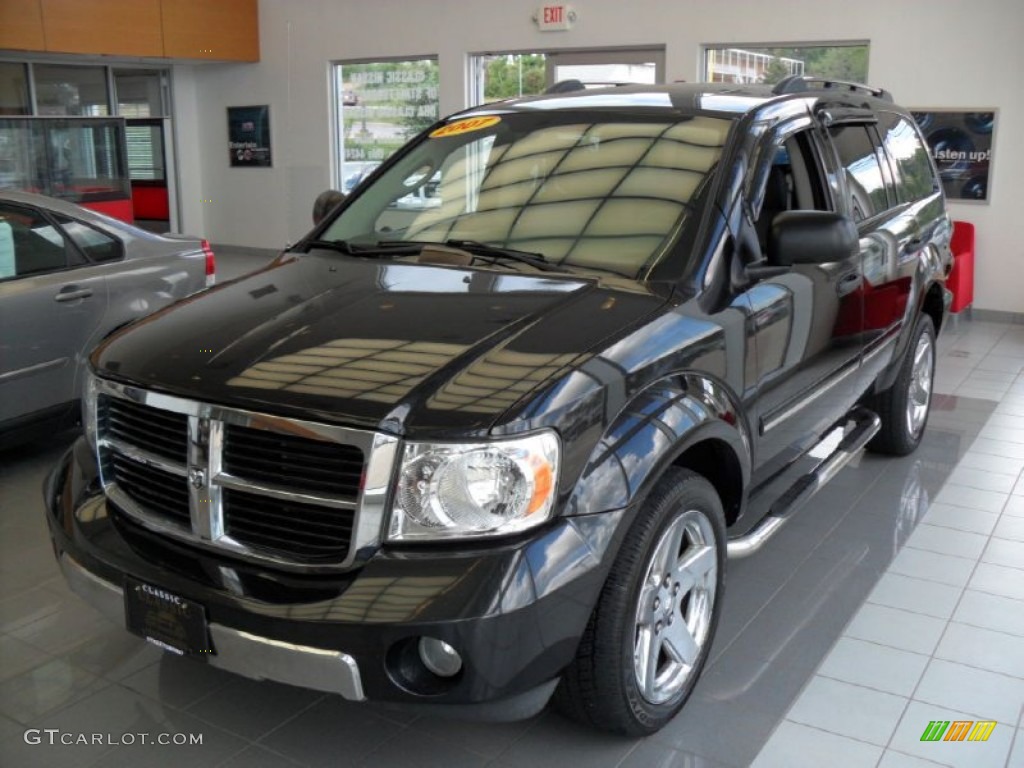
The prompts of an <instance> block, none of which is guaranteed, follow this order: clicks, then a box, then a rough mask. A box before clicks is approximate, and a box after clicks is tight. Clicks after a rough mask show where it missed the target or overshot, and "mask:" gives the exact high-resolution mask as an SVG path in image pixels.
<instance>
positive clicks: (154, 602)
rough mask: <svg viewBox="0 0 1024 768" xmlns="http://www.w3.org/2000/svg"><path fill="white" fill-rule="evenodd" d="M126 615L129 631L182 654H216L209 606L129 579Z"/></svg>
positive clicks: (125, 595)
mask: <svg viewBox="0 0 1024 768" xmlns="http://www.w3.org/2000/svg"><path fill="white" fill-rule="evenodd" d="M124 617H125V625H126V627H127V628H128V631H129V632H132V633H134V634H136V635H139V636H140V637H142V638H143V639H145V640H147V641H149V642H150V643H152V644H154V645H156V646H158V647H160V648H163V649H164V650H165V651H170V652H171V653H175V654H177V655H179V656H200V657H202V656H209V655H211V654H213V648H212V645H211V643H210V629H209V624H208V622H207V618H206V608H205V606H203V605H202V604H201V603H197V602H195V601H194V600H189V599H187V598H184V597H182V596H181V595H177V594H175V593H173V592H171V591H170V590H167V589H164V588H163V587H158V586H155V585H153V584H147V583H146V582H143V581H139V580H137V579H133V578H131V577H126V578H125V584H124Z"/></svg>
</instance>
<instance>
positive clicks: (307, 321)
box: [92, 253, 665, 436]
mask: <svg viewBox="0 0 1024 768" xmlns="http://www.w3.org/2000/svg"><path fill="white" fill-rule="evenodd" d="M617 283H618V284H615V285H613V284H609V283H606V282H604V281H601V280H597V279H590V278H577V277H575V276H570V275H563V274H557V275H554V274H548V273H541V272H532V271H531V272H530V273H528V274H527V273H522V272H508V271H498V270H493V269H470V268H463V267H449V266H435V265H426V264H415V263H400V262H396V261H394V260H387V261H378V260H367V259H357V258H350V257H341V256H336V255H331V256H321V255H317V254H315V253H314V254H310V255H303V256H301V257H293V256H290V255H287V254H286V255H285V256H283V257H282V258H281V259H279V260H278V261H276V262H274V263H273V264H272V265H271V266H269V267H268V268H266V269H264V270H261V271H260V272H257V273H255V274H253V275H250V276H248V277H246V278H243V279H241V280H237V281H234V282H232V283H228V284H225V285H223V286H221V287H219V288H216V289H214V290H211V291H207V292H205V293H203V294H200V295H197V296H195V297H192V298H190V299H187V300H185V301H183V302H179V303H178V304H176V305H173V306H172V307H169V308H168V309H166V310H164V311H162V312H160V313H157V314H156V315H153V316H152V317H149V318H147V319H145V320H142V321H140V322H139V323H136V324H135V325H133V326H132V327H130V328H128V329H126V330H125V331H124V332H122V333H120V334H118V335H116V336H114V337H113V338H111V339H110V340H109V341H107V342H106V343H105V344H104V345H102V346H101V347H100V348H99V349H97V351H96V352H95V353H94V355H93V358H92V360H93V365H94V367H95V368H96V370H97V372H98V373H100V375H102V376H107V377H110V378H114V379H117V380H121V381H124V382H128V383H134V384H137V385H140V386H142V387H145V388H148V389H153V390H158V391H163V392H167V393H170V394H176V395H180V396H184V397H190V398H194V399H196V400H202V401H206V402H213V403H220V404H224V405H233V406H236V407H242V408H248V409H251V410H259V411H266V412H271V413H280V414H282V415H299V416H301V417H303V418H307V419H311V420H320V421H328V422H331V423H337V424H348V425H351V426H363V427H367V428H373V429H381V430H384V431H389V432H394V433H397V434H404V433H407V432H409V431H412V430H415V431H417V432H418V433H428V434H431V435H435V436H443V435H446V434H452V435H454V434H466V433H467V432H471V431H485V430H487V429H488V428H490V427H491V426H493V425H494V424H495V422H496V421H497V420H498V419H499V418H500V417H501V416H502V415H503V414H505V413H507V412H509V411H510V409H513V407H514V406H516V404H518V403H521V402H523V401H524V400H529V399H530V398H531V396H533V395H536V394H537V393H539V392H540V391H541V390H543V389H544V388H545V387H546V386H547V385H549V384H550V383H551V382H552V381H555V380H557V379H559V378H561V377H563V376H564V375H566V374H567V373H568V372H569V371H571V370H573V368H574V367H576V366H577V365H579V364H581V363H582V362H583V361H584V359H585V358H586V357H587V356H588V355H587V353H588V352H589V350H591V349H592V348H593V347H594V346H595V345H597V344H599V343H600V342H602V341H603V340H607V339H611V338H613V337H617V336H620V335H621V334H622V333H623V332H624V331H625V330H627V329H628V328H630V327H631V326H633V325H635V323H636V322H638V321H639V320H640V319H642V318H643V317H646V316H648V315H649V314H650V313H651V312H653V311H655V310H656V309H657V308H658V307H660V306H661V305H663V304H664V302H665V299H664V297H661V296H657V295H655V294H654V293H652V292H649V291H647V290H646V289H644V288H642V287H641V286H640V285H639V284H638V283H635V282H631V281H625V280H622V281H617Z"/></svg>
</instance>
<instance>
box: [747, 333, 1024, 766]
mask: <svg viewBox="0 0 1024 768" xmlns="http://www.w3.org/2000/svg"><path fill="white" fill-rule="evenodd" d="M939 352H940V356H939V360H938V371H937V374H936V380H935V391H936V393H937V396H936V407H941V405H942V403H943V402H946V403H948V402H949V401H948V399H947V398H949V397H955V398H977V399H981V400H989V401H995V402H996V403H998V405H997V406H996V407H995V410H994V412H993V413H992V415H991V416H990V418H989V419H988V421H987V423H986V424H985V426H984V427H982V429H981V431H980V432H979V434H978V437H977V439H976V440H975V441H974V443H973V444H971V446H970V448H969V449H968V451H967V452H966V453H965V454H964V455H963V456H962V458H961V460H960V461H959V463H958V464H957V466H956V468H955V469H954V470H953V472H952V473H951V474H950V476H949V478H948V479H947V480H946V483H945V485H944V486H943V488H942V490H941V491H940V492H939V494H938V495H937V496H936V498H935V499H934V501H933V502H932V504H931V506H930V507H929V509H928V512H927V513H926V514H925V516H924V518H923V519H922V520H921V522H920V524H918V526H917V527H916V529H914V532H913V533H912V534H911V536H910V538H909V539H908V540H907V542H906V546H905V548H904V549H903V550H902V551H901V552H900V553H899V554H898V555H897V556H896V558H895V559H894V560H893V562H892V563H891V565H890V566H889V568H888V569H887V571H886V572H885V573H884V574H883V575H882V577H881V579H880V580H879V581H878V583H877V584H876V585H875V587H874V589H873V590H872V592H871V594H870V595H869V596H868V599H867V601H866V602H865V604H864V605H863V606H862V607H861V608H860V610H859V611H858V612H857V613H856V614H855V615H854V616H853V618H852V619H851V620H850V622H849V624H848V625H847V627H846V629H845V631H844V632H843V634H842V636H841V637H840V638H839V639H838V641H837V642H836V643H835V645H834V646H833V647H832V650H831V651H830V652H829V653H828V655H827V656H826V657H825V659H824V660H823V661H822V663H821V665H820V666H819V667H818V669H817V673H816V674H815V675H814V676H813V677H812V678H811V679H810V680H809V681H808V683H807V685H806V686H805V687H804V689H803V692H802V693H801V694H800V695H799V696H798V697H797V698H796V700H795V701H794V702H793V704H792V706H791V707H790V709H789V711H788V713H787V714H786V717H785V719H784V720H783V721H782V722H781V723H780V724H779V726H778V728H777V729H776V730H775V732H774V733H773V734H772V736H771V737H770V738H769V739H768V741H767V743H766V744H765V745H764V748H763V749H762V750H761V752H760V754H759V755H758V756H757V758H756V760H755V761H754V766H755V768H801V766H808V767H813V768H818V767H819V766H826V765H827V766H830V767H839V766H851V767H854V766H865V767H868V766H870V767H872V768H874V767H875V766H877V767H878V768H911V766H932V767H933V768H934V766H936V765H945V766H953V767H955V768H959V767H960V766H964V767H965V768H988V767H989V766H991V767H992V768H1024V372H1022V371H1024V326H1020V325H1016V326H1010V325H1002V324H994V323H967V324H964V326H962V327H961V328H959V329H953V331H952V332H949V333H945V334H943V336H942V337H941V338H940V341H939ZM932 720H949V721H954V720H995V721H997V722H998V725H997V726H996V727H995V729H994V730H993V732H992V734H991V736H990V737H989V739H988V741H986V742H952V741H950V742H946V741H938V742H924V741H921V736H922V734H923V733H924V730H925V727H926V726H927V725H928V723H929V722H930V721H932Z"/></svg>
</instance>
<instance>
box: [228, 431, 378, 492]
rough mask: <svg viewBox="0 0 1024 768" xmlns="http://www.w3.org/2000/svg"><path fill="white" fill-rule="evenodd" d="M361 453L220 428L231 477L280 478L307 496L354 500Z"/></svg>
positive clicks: (332, 445)
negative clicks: (307, 493)
mask: <svg viewBox="0 0 1024 768" xmlns="http://www.w3.org/2000/svg"><path fill="white" fill-rule="evenodd" d="M363 461H364V459H363V452H362V451H361V450H360V449H359V448H358V447H357V446H354V445H339V444H338V443H329V442H325V441H322V440H310V439H308V438H305V437H297V436H295V435H282V434H280V433H278V432H268V431H267V430H265V429H250V428H248V427H240V426H238V425H235V424H228V425H226V426H225V428H224V469H225V471H227V472H230V473H231V474H232V475H234V476H235V477H242V478H260V477H262V478H267V477H283V478H288V482H289V483H290V484H292V485H295V486H301V487H302V488H303V489H305V490H306V491H307V492H309V493H321V492H322V493H327V494H334V495H337V496H340V497H343V498H345V497H348V498H355V496H356V495H357V494H358V493H359V480H360V477H361V475H362V473H363Z"/></svg>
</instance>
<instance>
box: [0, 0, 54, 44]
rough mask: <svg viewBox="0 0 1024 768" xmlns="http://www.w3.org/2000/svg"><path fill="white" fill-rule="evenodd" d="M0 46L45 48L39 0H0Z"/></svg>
mask: <svg viewBox="0 0 1024 768" xmlns="http://www.w3.org/2000/svg"><path fill="white" fill-rule="evenodd" d="M0 48H11V49H13V50H17V51H45V50H46V39H45V38H44V37H43V15H42V13H41V12H40V9H39V0H0Z"/></svg>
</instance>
